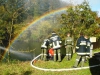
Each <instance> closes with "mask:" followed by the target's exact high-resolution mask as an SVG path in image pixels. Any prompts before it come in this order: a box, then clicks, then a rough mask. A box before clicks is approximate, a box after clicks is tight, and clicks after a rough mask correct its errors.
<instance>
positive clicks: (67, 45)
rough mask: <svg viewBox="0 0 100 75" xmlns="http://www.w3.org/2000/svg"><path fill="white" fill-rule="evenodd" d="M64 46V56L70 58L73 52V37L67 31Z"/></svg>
mask: <svg viewBox="0 0 100 75" xmlns="http://www.w3.org/2000/svg"><path fill="white" fill-rule="evenodd" d="M65 48H66V58H67V60H70V59H71V58H72V54H73V49H72V48H73V38H72V37H71V34H70V33H67V37H66V38H65Z"/></svg>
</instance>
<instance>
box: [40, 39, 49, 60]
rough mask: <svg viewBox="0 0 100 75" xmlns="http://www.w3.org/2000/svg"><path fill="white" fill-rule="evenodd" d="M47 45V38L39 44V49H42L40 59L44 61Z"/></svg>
mask: <svg viewBox="0 0 100 75" xmlns="http://www.w3.org/2000/svg"><path fill="white" fill-rule="evenodd" d="M48 46H49V39H44V41H43V43H42V45H41V50H42V53H41V54H42V55H41V60H44V61H46V60H47V51H48Z"/></svg>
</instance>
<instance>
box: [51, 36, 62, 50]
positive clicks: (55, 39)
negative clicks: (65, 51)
mask: <svg viewBox="0 0 100 75" xmlns="http://www.w3.org/2000/svg"><path fill="white" fill-rule="evenodd" d="M60 44H61V39H60V37H59V36H58V35H57V34H53V35H52V36H51V37H50V45H51V46H52V48H53V49H58V48H60V47H61V46H60Z"/></svg>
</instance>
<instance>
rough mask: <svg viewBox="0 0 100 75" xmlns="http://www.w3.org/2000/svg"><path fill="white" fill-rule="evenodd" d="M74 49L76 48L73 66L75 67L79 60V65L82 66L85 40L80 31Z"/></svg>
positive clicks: (85, 46)
mask: <svg viewBox="0 0 100 75" xmlns="http://www.w3.org/2000/svg"><path fill="white" fill-rule="evenodd" d="M76 49H77V58H76V62H75V64H74V66H73V68H77V66H78V64H79V63H80V62H81V67H83V66H84V62H85V57H86V49H87V41H86V39H85V38H84V36H83V34H82V33H81V34H80V37H79V38H78V40H77V44H76Z"/></svg>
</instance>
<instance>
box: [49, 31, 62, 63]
mask: <svg viewBox="0 0 100 75" xmlns="http://www.w3.org/2000/svg"><path fill="white" fill-rule="evenodd" d="M60 44H61V39H60V37H59V36H58V35H57V34H56V33H55V32H52V36H51V37H50V46H51V47H52V48H53V50H54V61H57V56H58V61H59V62H60V61H61V51H60V48H61V45H60Z"/></svg>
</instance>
